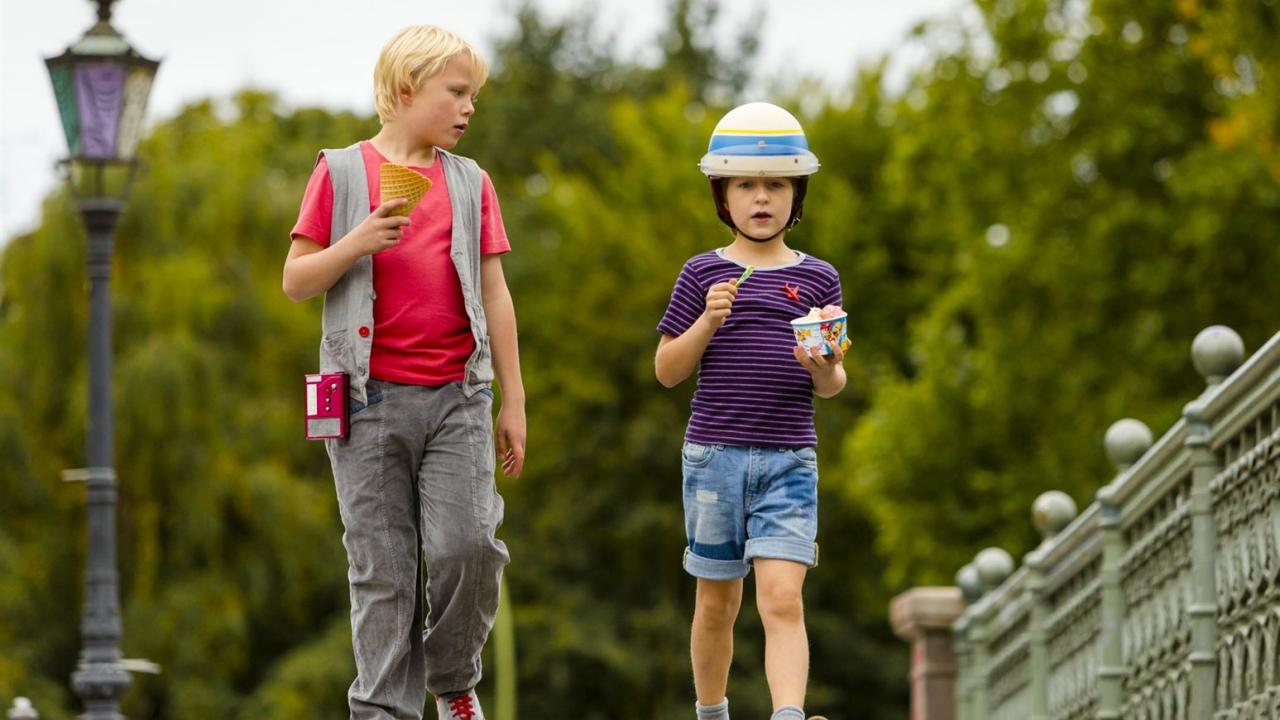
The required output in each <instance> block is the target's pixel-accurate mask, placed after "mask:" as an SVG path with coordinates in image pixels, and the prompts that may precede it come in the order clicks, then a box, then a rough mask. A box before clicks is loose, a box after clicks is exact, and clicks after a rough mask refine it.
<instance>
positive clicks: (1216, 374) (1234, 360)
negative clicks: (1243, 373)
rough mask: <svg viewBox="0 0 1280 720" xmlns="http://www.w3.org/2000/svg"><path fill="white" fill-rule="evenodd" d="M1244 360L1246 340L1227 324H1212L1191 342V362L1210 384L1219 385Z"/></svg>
mask: <svg viewBox="0 0 1280 720" xmlns="http://www.w3.org/2000/svg"><path fill="white" fill-rule="evenodd" d="M1243 362H1244V340H1241V339H1240V335H1239V334H1237V333H1236V331H1235V330H1232V329H1231V328H1229V327H1227V326H1226V325H1210V326H1209V327H1207V328H1205V329H1203V330H1201V331H1200V334H1199V335H1196V339H1195V340H1193V341H1192V342H1191V363H1192V364H1193V365H1195V367H1196V372H1198V373H1200V376H1201V377H1203V378H1204V380H1205V382H1206V383H1208V384H1209V385H1217V384H1218V383H1220V382H1222V381H1223V380H1225V379H1227V376H1228V375H1230V374H1231V373H1233V372H1235V370H1236V368H1238V367H1240V364H1241V363H1243Z"/></svg>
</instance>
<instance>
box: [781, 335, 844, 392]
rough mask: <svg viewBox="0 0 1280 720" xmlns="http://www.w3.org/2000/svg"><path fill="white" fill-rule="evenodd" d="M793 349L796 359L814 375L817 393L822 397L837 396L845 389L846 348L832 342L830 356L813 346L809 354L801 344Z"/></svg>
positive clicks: (814, 385) (814, 387)
mask: <svg viewBox="0 0 1280 720" xmlns="http://www.w3.org/2000/svg"><path fill="white" fill-rule="evenodd" d="M792 350H793V352H794V353H795V356H796V360H799V361H800V364H801V365H804V367H805V369H806V370H808V371H809V375H811V376H812V377H813V392H814V394H815V395H817V396H818V397H820V398H829V397H835V396H836V395H838V394H839V393H840V391H841V390H843V389H844V384H845V382H846V380H847V378H846V376H845V373H844V350H841V349H840V346H839V345H838V344H836V343H832V348H831V357H829V358H828V357H827V356H825V355H823V354H822V351H821V350H819V349H818V348H813V349H812V350H810V351H809V354H805V351H804V349H803V348H801V347H800V346H799V345H797V346H796V347H794V348H792Z"/></svg>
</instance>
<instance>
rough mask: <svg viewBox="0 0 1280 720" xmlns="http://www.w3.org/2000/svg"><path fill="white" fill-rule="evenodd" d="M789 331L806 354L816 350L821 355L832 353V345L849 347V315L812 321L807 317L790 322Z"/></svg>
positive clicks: (842, 314) (843, 314)
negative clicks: (793, 334)
mask: <svg viewBox="0 0 1280 720" xmlns="http://www.w3.org/2000/svg"><path fill="white" fill-rule="evenodd" d="M791 331H792V332H794V333H795V336H796V343H797V344H799V345H800V347H802V348H804V351H805V352H806V353H807V352H809V351H810V350H811V349H813V348H818V349H819V350H821V351H822V354H823V355H830V354H831V353H832V350H831V346H832V344H833V343H834V344H838V345H839V346H840V347H842V348H848V347H849V313H841V314H839V315H837V316H835V317H833V318H823V319H821V320H812V319H810V318H808V317H801V318H796V319H795V320H792V321H791Z"/></svg>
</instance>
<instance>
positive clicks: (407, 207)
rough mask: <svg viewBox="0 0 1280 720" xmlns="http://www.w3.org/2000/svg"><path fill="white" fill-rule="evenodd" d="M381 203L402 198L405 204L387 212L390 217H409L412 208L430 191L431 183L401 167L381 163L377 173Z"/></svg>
mask: <svg viewBox="0 0 1280 720" xmlns="http://www.w3.org/2000/svg"><path fill="white" fill-rule="evenodd" d="M379 180H380V185H381V191H382V202H384V203H385V202H387V201H388V200H394V199H395V198H404V199H405V200H406V201H407V202H406V203H405V204H404V205H401V206H400V207H397V208H392V209H391V210H390V211H389V214H391V215H403V216H405V217H408V216H409V213H410V212H412V211H413V208H414V206H416V205H417V204H418V201H419V200H421V199H422V196H423V195H426V194H427V191H428V190H430V189H431V181H430V180H428V179H426V178H425V177H423V176H422V175H420V174H418V173H416V172H414V171H413V170H410V169H409V168H407V167H405V166H403V165H397V164H395V163H382V167H381V169H380V171H379Z"/></svg>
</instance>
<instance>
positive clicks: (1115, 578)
mask: <svg viewBox="0 0 1280 720" xmlns="http://www.w3.org/2000/svg"><path fill="white" fill-rule="evenodd" d="M1103 442H1104V444H1105V445H1106V449H1107V457H1109V458H1111V462H1112V463H1113V464H1114V465H1115V466H1116V477H1115V479H1113V480H1112V481H1111V482H1110V483H1108V484H1107V485H1105V486H1104V487H1103V488H1102V489H1101V490H1099V491H1098V496H1097V497H1098V505H1099V507H1100V509H1101V512H1102V516H1101V518H1100V520H1099V523H1098V525H1099V527H1100V528H1101V530H1102V569H1101V572H1100V581H1101V585H1102V590H1101V592H1102V631H1101V644H1102V648H1101V650H1102V658H1101V662H1100V663H1099V664H1098V719H1099V720H1119V718H1120V717H1122V715H1121V713H1122V711H1123V708H1124V677H1125V672H1126V668H1125V662H1124V616H1125V603H1124V586H1123V578H1124V567H1123V565H1124V554H1125V551H1126V550H1127V546H1126V543H1125V539H1124V533H1122V532H1121V529H1120V504H1119V502H1118V501H1117V499H1116V492H1117V491H1118V489H1119V485H1120V482H1121V480H1122V479H1123V478H1124V476H1125V473H1126V472H1127V471H1128V470H1129V468H1130V467H1132V466H1133V464H1134V463H1136V462H1138V460H1139V459H1141V458H1142V456H1143V455H1145V454H1146V452H1147V450H1150V449H1151V444H1152V442H1153V441H1152V436H1151V429H1150V428H1148V427H1147V426H1146V425H1145V424H1143V423H1142V422H1141V421H1139V420H1134V419H1132V418H1125V419H1124V420H1117V421H1116V422H1114V423H1112V425H1111V427H1109V428H1107V434H1106V438H1105V439H1104V441H1103Z"/></svg>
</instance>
